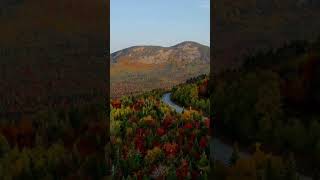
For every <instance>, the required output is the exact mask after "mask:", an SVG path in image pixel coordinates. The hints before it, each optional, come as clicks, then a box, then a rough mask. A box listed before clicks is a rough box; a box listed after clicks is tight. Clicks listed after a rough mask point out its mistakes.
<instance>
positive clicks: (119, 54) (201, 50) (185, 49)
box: [110, 41, 210, 64]
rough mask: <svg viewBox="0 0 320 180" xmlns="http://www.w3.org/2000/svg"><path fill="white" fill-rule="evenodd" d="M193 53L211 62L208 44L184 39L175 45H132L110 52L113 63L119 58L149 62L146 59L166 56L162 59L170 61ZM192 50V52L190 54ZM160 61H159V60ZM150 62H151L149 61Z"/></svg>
mask: <svg viewBox="0 0 320 180" xmlns="http://www.w3.org/2000/svg"><path fill="white" fill-rule="evenodd" d="M191 51H192V52H193V55H196V56H192V58H198V59H200V60H203V61H205V62H210V47H209V46H206V45H202V44H200V43H198V42H195V41H183V42H181V43H178V44H175V45H173V46H167V47H165V46H156V45H137V46H131V47H128V48H125V49H122V50H118V51H116V52H113V53H111V54H110V60H111V63H112V64H113V63H117V62H119V59H121V58H122V59H123V58H125V59H128V58H130V59H134V60H137V59H140V60H141V58H143V59H144V60H142V62H143V63H147V62H146V61H145V60H146V59H158V60H159V58H164V59H166V60H164V61H162V63H164V62H165V61H170V59H172V58H177V59H180V60H181V59H186V58H185V57H181V55H183V54H188V55H192V52H191ZM190 52H191V54H190ZM157 62H158V63H160V62H159V61H157ZM149 63H150V62H149Z"/></svg>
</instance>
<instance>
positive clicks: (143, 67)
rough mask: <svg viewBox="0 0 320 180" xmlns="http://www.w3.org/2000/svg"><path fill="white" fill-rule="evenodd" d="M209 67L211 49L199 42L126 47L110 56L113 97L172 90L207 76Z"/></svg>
mask: <svg viewBox="0 0 320 180" xmlns="http://www.w3.org/2000/svg"><path fill="white" fill-rule="evenodd" d="M209 65H210V48H209V47H207V46H204V45H201V44H199V43H196V42H191V41H186V42H182V43H179V44H177V45H174V46H171V47H160V46H134V47H130V48H126V49H123V50H120V51H117V52H115V53H112V54H111V63H110V68H111V71H110V74H111V76H110V78H111V79H110V80H111V97H119V96H121V95H124V94H128V93H135V92H138V91H140V92H141V91H147V90H151V89H155V88H170V87H172V86H173V85H176V84H178V83H181V82H184V81H185V80H186V79H188V78H190V77H194V76H197V75H200V74H205V73H208V72H209V69H210V67H209Z"/></svg>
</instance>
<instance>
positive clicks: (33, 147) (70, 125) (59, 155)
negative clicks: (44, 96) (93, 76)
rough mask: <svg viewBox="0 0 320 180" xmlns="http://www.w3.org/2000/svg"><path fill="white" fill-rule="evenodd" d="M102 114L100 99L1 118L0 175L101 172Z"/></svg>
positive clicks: (97, 175)
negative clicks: (15, 117) (95, 101)
mask: <svg viewBox="0 0 320 180" xmlns="http://www.w3.org/2000/svg"><path fill="white" fill-rule="evenodd" d="M106 117H107V114H106V111H105V106H104V105H83V106H74V107H70V108H60V109H58V108H56V109H55V110H43V111H39V112H37V113H34V114H33V115H32V116H23V117H22V118H21V119H19V120H16V121H13V120H11V121H9V120H2V121H1V122H0V123H1V124H0V177H1V179H7V180H11V179H33V180H37V179H39V180H43V179H48V180H49V179H70V180H71V179H102V178H104V177H105V176H106V175H107V172H108V171H107V169H109V168H110V166H109V165H108V161H107V159H106V158H105V155H106V152H107V151H106V148H107V131H106V129H108V125H107V123H106V122H107V121H106V120H105V118H106Z"/></svg>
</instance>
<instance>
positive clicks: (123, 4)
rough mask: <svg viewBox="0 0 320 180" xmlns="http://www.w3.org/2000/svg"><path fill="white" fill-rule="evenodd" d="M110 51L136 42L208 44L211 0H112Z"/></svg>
mask: <svg viewBox="0 0 320 180" xmlns="http://www.w3.org/2000/svg"><path fill="white" fill-rule="evenodd" d="M110 3H111V4H110V5H111V6H110V38H111V39H110V43H111V44H110V51H111V53H113V52H115V51H118V50H121V49H124V48H128V47H131V46H138V45H157V46H173V45H175V44H178V43H180V42H183V41H195V42H198V43H201V44H204V45H207V46H209V45H210V0H111V1H110Z"/></svg>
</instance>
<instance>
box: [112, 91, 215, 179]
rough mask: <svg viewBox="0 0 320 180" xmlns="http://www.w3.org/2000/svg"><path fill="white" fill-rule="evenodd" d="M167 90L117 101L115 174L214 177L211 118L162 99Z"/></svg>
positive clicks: (118, 176)
mask: <svg viewBox="0 0 320 180" xmlns="http://www.w3.org/2000/svg"><path fill="white" fill-rule="evenodd" d="M163 93H164V90H154V91H151V92H148V93H144V94H142V95H137V96H123V97H122V98H121V99H114V100H112V102H111V114H110V117H111V121H110V130H111V131H110V135H111V136H110V140H111V145H112V146H111V147H112V148H111V152H112V153H111V158H112V165H113V167H112V169H113V171H112V178H113V179H122V178H125V179H177V180H178V179H179V180H180V179H203V180H205V179H209V173H210V164H209V155H210V154H209V153H210V152H209V122H210V120H209V119H208V118H202V114H201V112H199V111H196V110H186V111H184V112H183V113H182V114H178V113H177V112H175V111H172V110H171V108H170V107H169V106H167V105H165V104H164V103H163V102H161V96H162V95H163Z"/></svg>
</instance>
